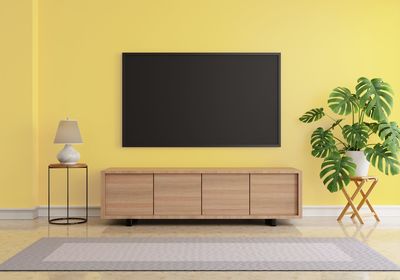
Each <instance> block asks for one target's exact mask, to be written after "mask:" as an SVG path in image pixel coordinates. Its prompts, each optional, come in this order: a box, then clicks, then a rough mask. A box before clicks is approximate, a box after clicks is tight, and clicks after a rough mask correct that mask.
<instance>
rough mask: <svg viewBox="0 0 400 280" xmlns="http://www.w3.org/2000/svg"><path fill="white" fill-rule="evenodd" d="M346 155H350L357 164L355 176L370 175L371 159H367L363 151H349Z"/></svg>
mask: <svg viewBox="0 0 400 280" xmlns="http://www.w3.org/2000/svg"><path fill="white" fill-rule="evenodd" d="M346 155H347V156H348V157H351V158H352V160H353V161H354V163H355V164H356V172H355V174H354V176H356V177H364V176H368V169H369V161H368V160H367V158H366V156H365V155H364V152H363V151H347V152H346Z"/></svg>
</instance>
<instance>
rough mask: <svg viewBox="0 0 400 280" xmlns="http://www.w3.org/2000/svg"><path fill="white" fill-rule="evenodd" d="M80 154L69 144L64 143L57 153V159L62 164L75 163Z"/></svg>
mask: <svg viewBox="0 0 400 280" xmlns="http://www.w3.org/2000/svg"><path fill="white" fill-rule="evenodd" d="M80 158H81V155H80V154H79V152H78V151H77V150H75V149H74V148H73V147H72V145H71V144H65V146H64V148H63V149H62V150H61V151H60V152H59V153H58V155H57V159H58V161H59V162H60V163H63V164H76V163H77V162H78V161H79V159H80Z"/></svg>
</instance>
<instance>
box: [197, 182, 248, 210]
mask: <svg viewBox="0 0 400 280" xmlns="http://www.w3.org/2000/svg"><path fill="white" fill-rule="evenodd" d="M202 177H203V178H202V182H203V183H202V191H203V196H202V197H203V213H202V214H203V215H215V216H235V215H249V174H203V175H202Z"/></svg>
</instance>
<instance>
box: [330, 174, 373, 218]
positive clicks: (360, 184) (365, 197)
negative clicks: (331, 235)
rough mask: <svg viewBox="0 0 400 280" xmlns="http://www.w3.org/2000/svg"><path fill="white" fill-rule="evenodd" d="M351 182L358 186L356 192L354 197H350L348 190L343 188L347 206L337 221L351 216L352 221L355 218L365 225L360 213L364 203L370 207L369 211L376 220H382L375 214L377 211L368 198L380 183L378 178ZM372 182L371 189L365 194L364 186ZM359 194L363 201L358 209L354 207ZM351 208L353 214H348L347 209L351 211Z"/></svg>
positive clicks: (364, 178) (358, 179) (355, 179)
mask: <svg viewBox="0 0 400 280" xmlns="http://www.w3.org/2000/svg"><path fill="white" fill-rule="evenodd" d="M351 180H352V181H353V182H354V183H355V184H356V190H355V192H354V193H353V195H352V196H350V195H349V194H348V193H347V191H346V188H342V192H343V194H344V196H345V197H346V199H347V204H346V206H345V207H344V208H343V210H342V212H341V213H340V215H339V217H338V218H337V220H338V221H341V220H342V219H343V217H344V215H351V218H352V219H354V217H357V219H358V221H359V222H360V224H364V221H363V219H362V218H361V215H360V213H359V212H358V211H359V210H360V209H361V207H362V206H363V205H364V203H366V204H367V205H368V208H369V210H370V211H371V213H372V214H373V215H374V217H375V219H376V220H377V221H378V222H379V221H380V219H379V217H378V214H377V213H376V212H375V209H374V208H373V207H372V205H371V203H370V202H369V200H368V196H369V195H370V194H371V192H372V190H373V189H374V187H375V185H376V184H377V183H378V179H377V178H376V177H361V178H352V179H351ZM370 180H371V181H372V184H371V186H370V187H369V189H368V190H367V192H366V193H365V192H364V191H363V190H362V187H363V186H364V184H365V183H366V182H367V181H370ZM358 193H361V196H362V199H361V201H360V203H359V204H358V205H357V207H356V206H355V205H354V200H355V198H356V197H357V195H358ZM349 207H351V209H352V210H353V211H352V212H347V209H349Z"/></svg>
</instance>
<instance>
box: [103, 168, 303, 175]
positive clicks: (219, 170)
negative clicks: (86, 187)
mask: <svg viewBox="0 0 400 280" xmlns="http://www.w3.org/2000/svg"><path fill="white" fill-rule="evenodd" d="M104 172H105V173H107V174H111V173H116V174H129V173H141V174H157V173H160V174H167V173H171V174H182V173H183V174H189V173H192V174H251V173H256V174H281V173H284V174H286V173H299V172H300V171H299V170H298V169H295V168H290V167H268V168H265V167H193V168H188V167H185V168H177V167H174V168H172V167H157V168H151V167H135V168H129V167H122V168H108V169H106V170H104Z"/></svg>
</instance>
